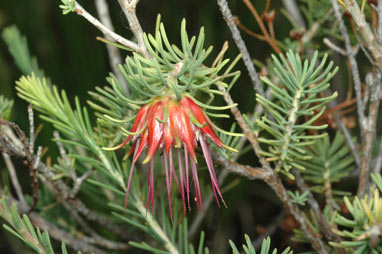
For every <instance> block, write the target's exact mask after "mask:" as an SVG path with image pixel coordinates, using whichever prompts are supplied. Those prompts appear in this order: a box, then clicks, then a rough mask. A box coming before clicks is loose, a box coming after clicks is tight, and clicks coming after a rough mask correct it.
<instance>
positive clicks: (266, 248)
mask: <svg viewBox="0 0 382 254" xmlns="http://www.w3.org/2000/svg"><path fill="white" fill-rule="evenodd" d="M244 237H245V241H246V244H243V250H244V252H240V251H239V250H238V249H237V247H236V245H235V244H234V243H233V242H232V241H231V240H229V244H230V245H231V248H232V254H240V253H245V254H256V250H255V247H254V246H253V244H252V241H251V239H250V238H249V236H248V235H247V234H245V236H244ZM270 248H271V238H270V237H269V236H268V237H267V238H265V239H264V240H263V243H262V245H261V250H260V253H259V254H277V253H278V252H277V249H274V250H273V251H272V252H271V250H270ZM281 254H293V251H291V250H290V247H288V248H286V249H285V250H284V251H283V252H281Z"/></svg>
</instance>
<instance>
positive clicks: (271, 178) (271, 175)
mask: <svg viewBox="0 0 382 254" xmlns="http://www.w3.org/2000/svg"><path fill="white" fill-rule="evenodd" d="M219 90H220V91H221V92H222V93H223V98H224V100H225V101H226V103H227V105H230V106H231V112H232V115H233V116H234V117H235V120H236V122H237V123H238V124H239V126H240V127H241V128H242V129H243V131H244V134H245V136H246V137H247V139H248V141H249V142H250V143H251V145H252V148H253V151H254V152H255V154H256V156H257V157H258V158H259V161H260V163H261V164H262V169H263V170H265V171H266V173H267V175H268V176H267V177H265V178H264V179H262V180H263V181H264V182H265V183H267V184H268V185H269V186H270V187H271V188H272V189H273V191H274V192H275V193H276V195H277V196H278V197H279V199H280V200H281V202H282V203H283V204H284V205H285V207H286V208H287V209H288V210H289V211H290V213H291V214H292V215H293V216H294V218H295V219H296V220H297V221H298V223H300V227H301V229H302V230H303V231H304V233H305V234H306V236H307V238H308V239H309V240H310V241H311V242H312V246H313V248H314V249H315V250H317V251H318V252H319V253H323V254H327V253H328V252H327V250H326V248H327V247H326V245H325V244H324V242H323V241H322V239H321V238H320V236H318V235H316V233H315V232H314V230H313V229H312V228H311V227H310V226H309V224H308V223H307V221H306V218H305V217H304V216H303V215H302V212H301V211H300V209H299V208H298V206H297V205H296V204H294V203H293V202H292V201H291V200H290V198H289V195H288V193H287V190H286V189H285V187H284V185H283V183H282V182H281V180H280V178H279V177H278V175H277V174H276V172H275V171H274V170H273V169H272V168H271V167H270V165H269V163H268V162H267V161H266V160H265V158H264V157H263V156H261V155H260V145H259V143H258V140H257V139H258V137H257V134H255V133H254V132H253V131H252V130H251V129H250V127H249V126H248V125H247V123H246V122H245V120H244V118H243V116H242V114H241V112H240V110H239V109H238V108H237V107H236V106H234V102H233V100H232V98H231V95H230V94H229V93H228V92H227V91H226V89H225V88H223V87H220V86H219ZM225 168H226V167H225ZM235 169H236V168H235ZM233 172H234V171H233ZM243 172H245V171H239V172H237V173H243ZM246 177H247V178H249V179H251V178H250V177H249V176H246ZM254 179H259V177H258V176H256V177H255V178H254Z"/></svg>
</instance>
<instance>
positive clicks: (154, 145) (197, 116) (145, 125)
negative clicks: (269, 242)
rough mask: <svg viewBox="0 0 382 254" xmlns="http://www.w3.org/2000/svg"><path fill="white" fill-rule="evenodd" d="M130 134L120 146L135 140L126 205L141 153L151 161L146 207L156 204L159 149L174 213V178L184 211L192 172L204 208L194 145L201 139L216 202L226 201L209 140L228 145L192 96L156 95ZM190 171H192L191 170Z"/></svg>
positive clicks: (140, 111)
mask: <svg viewBox="0 0 382 254" xmlns="http://www.w3.org/2000/svg"><path fill="white" fill-rule="evenodd" d="M130 134H133V135H128V137H127V138H126V139H125V141H124V142H123V143H122V144H121V145H119V146H118V147H117V148H120V147H123V146H124V145H125V144H127V143H128V142H129V141H131V143H132V147H131V149H130V151H129V152H128V156H130V155H133V157H132V164H131V168H130V174H129V180H128V184H127V190H126V199H125V205H126V202H127V198H128V196H129V188H130V182H131V177H132V173H133V170H134V165H135V163H136V162H137V160H138V158H140V157H142V156H144V157H142V158H143V164H148V166H147V176H148V188H149V190H148V200H147V204H146V207H147V206H148V204H149V202H151V206H152V207H153V203H154V155H155V153H156V152H157V151H158V150H159V153H161V154H162V159H163V168H164V174H165V176H166V185H167V194H168V202H169V207H170V213H171V216H172V211H171V200H170V196H171V186H172V180H173V179H174V180H175V182H176V184H177V186H178V189H179V191H180V193H181V196H182V200H183V208H184V211H185V207H186V200H187V201H188V207H189V208H190V185H191V183H190V175H192V181H193V185H194V189H195V199H196V201H197V205H198V206H199V207H200V209H203V207H202V197H201V193H200V187H199V179H198V172H197V168H196V164H197V159H196V154H195V149H196V148H197V146H198V143H199V144H200V147H201V150H202V152H203V155H204V158H205V160H206V164H207V167H208V171H209V174H210V178H211V183H212V189H213V191H214V194H215V198H216V200H217V203H218V204H219V198H220V199H221V200H222V202H223V203H224V200H223V197H222V194H221V191H220V188H219V184H218V180H217V177H216V174H215V169H214V165H213V162H212V158H211V152H210V149H209V146H208V142H207V140H210V141H211V142H213V143H215V144H216V145H217V146H219V147H225V148H229V147H227V146H226V145H224V144H223V142H222V141H221V140H220V138H219V137H218V136H217V135H216V133H215V132H214V130H213V127H212V123H211V121H210V119H209V118H208V117H207V115H206V114H205V113H204V112H203V110H202V109H201V108H200V107H199V106H198V105H197V104H196V103H195V102H194V100H193V99H192V98H191V97H188V96H181V98H180V100H179V101H177V100H176V98H175V97H172V96H163V97H160V96H158V97H155V98H154V99H153V100H152V101H151V102H150V103H148V104H146V105H144V106H142V107H141V108H140V110H139V111H138V113H137V115H136V118H135V121H134V124H133V126H132V128H131V131H130ZM143 151H146V153H145V155H142V154H143ZM174 154H176V155H177V156H176V157H177V164H178V172H177V170H176V169H175V164H176V162H175V159H174ZM189 171H191V172H190V174H189ZM178 176H179V177H178ZM224 205H225V203H224Z"/></svg>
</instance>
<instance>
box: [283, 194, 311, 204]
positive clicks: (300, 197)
mask: <svg viewBox="0 0 382 254" xmlns="http://www.w3.org/2000/svg"><path fill="white" fill-rule="evenodd" d="M288 194H289V196H290V197H291V200H292V202H293V203H296V204H299V205H305V202H306V200H307V196H308V195H309V191H305V192H304V193H302V194H300V192H299V191H296V192H295V193H293V192H291V191H288Z"/></svg>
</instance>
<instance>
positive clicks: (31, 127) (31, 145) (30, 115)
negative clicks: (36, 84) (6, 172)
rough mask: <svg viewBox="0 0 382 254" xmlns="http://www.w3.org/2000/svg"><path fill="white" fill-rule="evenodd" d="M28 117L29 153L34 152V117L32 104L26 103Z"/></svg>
mask: <svg viewBox="0 0 382 254" xmlns="http://www.w3.org/2000/svg"><path fill="white" fill-rule="evenodd" d="M28 119H29V153H30V154H34V118H33V108H32V104H29V105H28Z"/></svg>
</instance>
